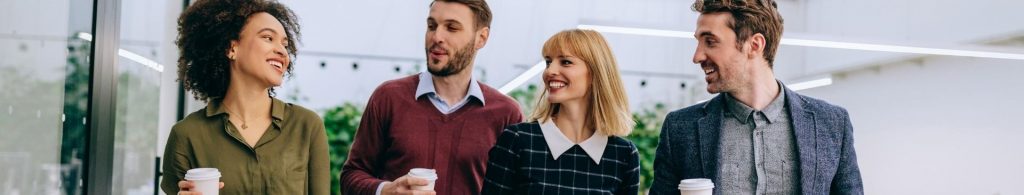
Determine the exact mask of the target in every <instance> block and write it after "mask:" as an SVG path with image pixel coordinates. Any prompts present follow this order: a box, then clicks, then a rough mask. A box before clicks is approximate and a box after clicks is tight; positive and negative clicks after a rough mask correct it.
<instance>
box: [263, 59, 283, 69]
mask: <svg viewBox="0 0 1024 195" xmlns="http://www.w3.org/2000/svg"><path fill="white" fill-rule="evenodd" d="M267 63H269V64H270V65H273V66H274V67H277V68H282V67H284V65H283V64H281V62H278V61H273V60H271V61H267Z"/></svg>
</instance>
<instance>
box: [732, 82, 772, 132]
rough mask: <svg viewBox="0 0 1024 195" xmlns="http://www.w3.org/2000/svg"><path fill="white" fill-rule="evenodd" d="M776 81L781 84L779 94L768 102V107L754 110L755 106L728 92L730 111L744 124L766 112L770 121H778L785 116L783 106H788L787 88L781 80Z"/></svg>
mask: <svg viewBox="0 0 1024 195" xmlns="http://www.w3.org/2000/svg"><path fill="white" fill-rule="evenodd" d="M776 82H778V84H779V92H778V94H779V95H778V96H777V97H775V99H774V100H772V102H771V103H768V107H765V108H764V110H754V108H751V107H750V106H747V105H746V104H743V102H740V101H739V100H736V99H735V98H733V97H732V95H729V94H728V93H726V94H725V104H726V107H727V109H728V111H729V113H730V114H732V115H733V117H735V118H736V119H737V120H739V121H740V123H743V124H746V123H747V121H749V120H750V119H751V118H752V117H753V115H754V114H756V113H762V114H764V115H765V118H766V119H767V120H768V123H774V122H776V121H778V120H779V119H780V117H783V116H785V115H784V114H785V113H783V111H784V110H783V108H785V106H786V101H784V100H785V99H786V90H784V89H783V88H782V83H781V82H779V81H776Z"/></svg>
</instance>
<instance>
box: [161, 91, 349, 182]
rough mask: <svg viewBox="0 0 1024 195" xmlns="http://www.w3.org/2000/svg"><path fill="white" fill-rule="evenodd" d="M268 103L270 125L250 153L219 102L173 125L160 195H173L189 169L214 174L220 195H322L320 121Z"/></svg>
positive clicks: (325, 172)
mask: <svg viewBox="0 0 1024 195" xmlns="http://www.w3.org/2000/svg"><path fill="white" fill-rule="evenodd" d="M272 99H273V103H272V105H271V109H270V112H271V116H272V117H273V121H272V122H271V125H270V126H269V127H268V129H267V131H266V132H265V133H264V134H263V136H262V137H260V140H259V141H258V142H257V143H256V146H255V147H250V146H249V145H248V144H246V142H245V141H244V140H243V139H242V135H241V134H239V132H238V129H236V128H235V126H234V125H231V122H230V121H228V113H227V112H226V111H225V110H224V108H223V107H221V106H220V102H221V99H215V100H213V101H210V103H209V104H208V105H207V106H206V108H204V109H200V110H199V111H196V112H193V113H192V114H189V115H188V117H185V119H184V120H181V121H179V122H178V123H177V124H175V125H174V127H173V128H172V129H171V134H170V136H169V137H168V138H167V147H166V149H164V157H163V158H164V162H163V181H162V182H161V184H160V187H161V188H162V189H163V190H164V192H166V193H167V194H177V192H178V185H177V183H178V181H180V180H183V178H184V177H185V171H188V170H189V169H192V168H217V169H219V170H220V172H221V178H220V180H221V182H224V188H223V189H221V190H220V194H226V195H231V194H287V195H292V194H317V195H321V194H328V193H329V190H330V180H331V179H330V162H329V158H328V153H327V134H326V132H325V131H324V123H323V120H321V119H320V117H319V116H318V115H317V114H316V113H314V112H312V111H310V110H308V109H306V108H303V107H300V106H298V105H294V104H289V103H284V102H282V101H281V100H278V99H275V98H272Z"/></svg>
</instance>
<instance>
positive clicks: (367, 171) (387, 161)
mask: <svg viewBox="0 0 1024 195" xmlns="http://www.w3.org/2000/svg"><path fill="white" fill-rule="evenodd" d="M490 23H491V11H490V9H489V8H488V7H487V3H486V2H484V1H483V0H435V1H434V2H433V3H431V6H430V16H429V18H427V33H426V48H425V49H426V54H427V66H428V67H427V69H428V72H429V73H420V74H418V75H413V76H408V77H404V78H399V79H395V80H390V81H387V82H384V84H381V85H380V86H379V87H377V89H376V90H375V91H374V92H373V95H371V96H370V100H369V102H368V103H367V105H366V110H365V111H364V112H363V118H362V122H361V123H360V124H359V130H358V131H357V132H356V137H355V143H353V144H352V149H351V151H349V158H348V161H347V162H345V165H344V167H342V172H341V186H342V187H341V189H342V191H343V192H344V194H345V195H374V194H385V195H390V194H435V193H436V194H479V193H480V188H481V186H482V182H483V178H484V174H485V173H484V171H485V170H484V169H485V168H486V167H487V152H488V151H489V150H490V149H491V147H493V146H494V143H495V140H496V139H497V137H498V135H500V134H501V131H502V130H503V129H504V128H505V126H508V125H511V124H515V123H519V122H521V121H522V114H521V112H520V110H519V106H518V104H516V102H515V101H514V100H512V99H511V98H509V97H508V96H505V95H502V94H501V93H500V92H498V91H497V90H495V89H494V88H491V87H489V86H487V85H484V84H483V83H479V82H477V81H476V79H475V78H473V75H472V72H473V71H472V70H473V59H474V57H475V56H476V52H477V50H479V49H480V48H483V47H484V45H485V44H486V43H487V37H488V34H489V31H490ZM412 168H430V169H436V170H437V176H438V179H437V180H436V182H435V186H434V191H433V192H431V191H417V190H411V187H413V186H422V185H426V184H427V183H428V181H426V180H423V179H417V178H412V177H407V176H405V175H406V174H407V173H408V172H409V169H412Z"/></svg>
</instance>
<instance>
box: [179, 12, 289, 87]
mask: <svg viewBox="0 0 1024 195" xmlns="http://www.w3.org/2000/svg"><path fill="white" fill-rule="evenodd" d="M257 13H268V14H270V15H271V16H274V18H277V20H278V22H281V25H282V26H284V30H285V35H286V36H287V37H288V42H289V43H298V40H299V36H301V34H300V33H299V22H298V17H296V16H295V13H294V12H292V10H291V9H288V7H285V6H284V5H282V4H281V3H278V2H277V1H272V0H200V1H196V2H195V3H194V4H192V6H189V7H188V9H186V10H185V11H184V12H182V13H181V16H180V17H178V40H177V41H176V42H175V43H176V44H177V45H178V52H179V53H180V56H179V57H178V81H179V82H181V83H182V85H183V86H184V87H185V90H188V91H192V95H193V96H194V97H195V98H196V99H197V100H203V101H207V102H209V101H210V100H211V99H212V98H217V97H223V96H224V94H225V93H226V92H227V90H228V85H229V84H230V83H231V66H230V64H231V61H230V59H228V57H227V52H228V49H229V47H231V41H233V40H238V39H239V36H240V34H241V33H242V27H243V26H245V24H246V23H247V22H248V21H249V16H252V15H253V14H257ZM285 49H287V50H288V54H289V55H291V58H290V59H292V62H294V59H295V55H296V54H297V51H296V48H295V44H288V46H286V47H285ZM290 63H291V62H290ZM292 67H294V66H288V69H287V70H285V73H286V74H288V75H291V72H292V69H293V68H292ZM270 90H271V91H270V92H271V94H273V88H271V89H270Z"/></svg>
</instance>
